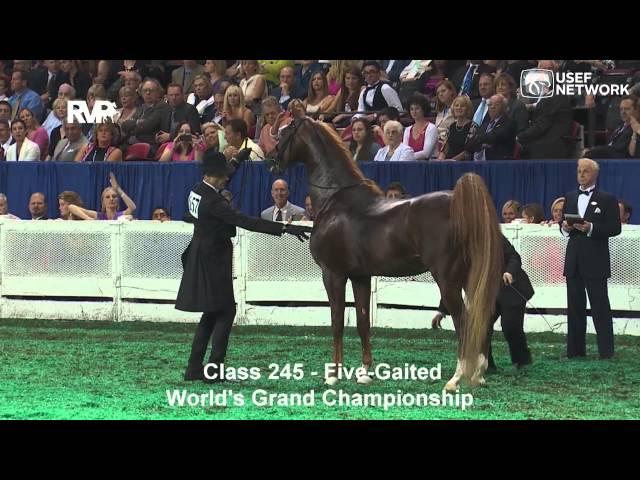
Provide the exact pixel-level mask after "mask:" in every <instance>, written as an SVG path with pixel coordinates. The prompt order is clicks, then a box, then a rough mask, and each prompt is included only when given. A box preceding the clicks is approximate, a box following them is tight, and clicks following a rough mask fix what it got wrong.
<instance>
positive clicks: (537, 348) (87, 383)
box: [0, 320, 640, 419]
mask: <svg viewBox="0 0 640 480" xmlns="http://www.w3.org/2000/svg"><path fill="white" fill-rule="evenodd" d="M194 329H195V325H184V324H166V323H144V322H136V323H104V322H86V323H85V322H67V321H42V320H0V418H2V419H638V418H640V399H639V393H640V368H639V367H638V365H640V348H639V347H640V338H639V337H632V336H617V337H616V357H615V358H614V359H613V360H609V361H598V360H596V359H595V351H596V347H595V338H594V336H592V335H590V336H589V338H588V347H587V348H588V351H589V357H588V358H587V359H586V360H571V361H570V360H567V359H565V358H563V354H564V352H565V337H564V335H558V334H550V333H544V334H529V335H528V338H529V343H530V347H531V350H532V352H533V355H534V362H535V363H534V364H533V365H532V366H531V367H529V368H528V369H526V370H525V371H523V372H515V371H513V370H512V368H511V366H510V365H508V364H509V361H508V354H507V349H506V344H505V342H504V340H503V338H502V334H501V333H499V332H497V333H496V341H494V352H495V357H496V362H497V363H498V367H499V368H500V370H499V372H498V373H497V374H494V375H488V376H487V381H488V385H487V386H486V387H484V388H476V389H473V390H472V389H470V388H469V387H466V386H463V387H462V390H461V393H472V394H473V398H474V404H473V406H471V407H470V408H468V409H466V410H464V411H462V410H461V409H460V408H455V407H435V406H427V407H408V406H403V407H391V408H390V409H388V410H387V411H384V410H383V409H382V408H381V407H368V408H365V407H330V406H327V405H324V404H323V402H322V397H321V395H322V393H323V392H324V391H325V390H326V389H327V387H325V386H323V384H322V378H321V375H320V376H318V377H310V376H309V374H310V372H311V371H312V370H315V371H318V372H321V371H322V368H323V365H324V362H328V361H330V352H331V336H330V330H329V328H325V327H318V328H310V327H307V328H304V327H253V326H252V327H249V326H245V327H234V331H233V333H232V337H231V343H230V348H229V354H228V356H227V364H228V365H230V366H235V367H241V366H246V367H259V368H260V369H261V372H262V374H263V375H262V378H261V379H260V380H255V381H252V380H249V381H245V382H242V383H240V384H234V385H224V384H218V385H212V386H211V385H205V384H204V383H201V382H195V383H192V382H184V381H183V380H182V374H183V370H184V367H185V364H186V359H187V357H188V355H189V350H190V346H191V339H192V334H193V331H194ZM373 335H374V336H373V348H374V359H375V361H376V362H378V363H379V362H386V363H389V364H390V365H391V366H402V365H404V364H405V363H409V364H416V366H428V367H433V366H434V365H435V364H437V363H438V362H440V363H442V376H443V379H442V380H437V381H399V380H398V381H395V380H387V381H375V382H374V383H373V384H372V385H370V386H361V385H358V384H356V383H355V381H342V382H341V383H340V384H339V385H338V386H337V387H335V388H336V389H337V388H342V389H343V390H344V391H346V392H350V393H355V392H362V393H371V392H381V393H395V392H396V391H397V390H402V391H403V392H404V393H439V392H441V390H442V387H443V386H444V384H445V382H446V380H447V379H448V378H449V377H450V376H451V374H452V373H453V371H454V367H455V343H454V338H453V333H452V332H447V331H439V332H433V331H430V330H399V329H394V330H391V329H374V331H373ZM272 362H276V363H279V364H280V365H283V364H285V363H287V362H290V363H294V362H302V363H304V364H305V368H304V370H305V373H306V376H305V378H304V379H303V380H301V381H294V380H279V381H277V380H269V379H268V378H266V377H267V374H268V373H269V368H268V367H269V364H270V363H272ZM345 363H346V365H347V366H358V365H360V342H359V339H358V337H357V334H356V331H355V330H354V329H347V330H346V340H345ZM167 389H169V390H173V389H180V390H181V389H187V390H188V391H189V392H195V393H206V392H209V390H213V391H214V393H218V392H220V391H222V390H224V389H231V390H233V392H234V393H241V394H243V396H244V398H245V400H246V403H245V405H244V406H242V407H239V406H227V407H219V406H214V407H210V406H206V407H202V406H197V407H189V406H185V407H170V406H169V405H168V401H167V394H166V391H167ZM256 389H265V390H267V391H269V392H274V393H278V392H279V393H282V392H301V393H304V392H307V391H309V390H311V389H314V390H315V392H316V396H315V401H316V405H315V406H314V407H305V406H300V407H277V406H274V407H258V406H255V405H253V404H252V402H251V394H252V392H253V391H254V390H256Z"/></svg>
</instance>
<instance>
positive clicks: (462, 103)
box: [438, 95, 473, 160]
mask: <svg viewBox="0 0 640 480" xmlns="http://www.w3.org/2000/svg"><path fill="white" fill-rule="evenodd" d="M451 112H452V115H453V120H454V121H453V123H452V124H451V125H450V126H449V132H448V134H447V137H446V139H445V142H444V145H443V146H442V148H441V150H440V153H439V154H438V160H445V159H449V160H469V159H470V158H471V155H470V154H469V152H467V151H466V150H465V149H464V146H465V144H466V143H467V137H468V135H469V130H470V129H471V123H472V122H471V116H472V115H473V105H472V104H471V100H469V97H467V96H466V95H462V96H460V97H456V98H455V100H454V101H453V103H452V104H451Z"/></svg>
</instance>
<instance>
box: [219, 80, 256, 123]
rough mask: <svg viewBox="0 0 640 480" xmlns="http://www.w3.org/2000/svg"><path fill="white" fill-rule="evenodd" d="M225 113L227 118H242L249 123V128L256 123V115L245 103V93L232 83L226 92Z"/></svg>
mask: <svg viewBox="0 0 640 480" xmlns="http://www.w3.org/2000/svg"><path fill="white" fill-rule="evenodd" d="M223 108H224V113H223V116H224V118H225V120H231V119H232V118H240V119H242V120H244V123H246V124H247V130H251V127H252V126H254V125H255V124H256V117H255V115H254V114H253V112H251V110H250V109H248V108H247V107H246V106H245V104H244V94H243V93H242V90H241V89H240V87H238V86H237V85H230V86H229V87H228V88H227V91H226V93H225V94H224V107H223Z"/></svg>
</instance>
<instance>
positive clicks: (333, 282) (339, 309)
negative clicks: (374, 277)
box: [322, 269, 347, 385]
mask: <svg viewBox="0 0 640 480" xmlns="http://www.w3.org/2000/svg"><path fill="white" fill-rule="evenodd" d="M322 281H323V282H324V288H325V289H326V290H327V296H328V297H329V304H330V306H331V331H332V333H333V365H334V368H333V369H331V371H330V372H327V378H326V379H325V382H326V383H327V384H328V385H335V384H336V383H338V376H337V369H338V368H340V367H341V366H342V365H341V364H342V361H343V344H342V337H343V335H344V305H345V287H346V285H347V277H346V276H344V277H343V276H340V275H336V274H334V273H332V272H330V271H329V270H325V269H323V270H322ZM326 370H327V369H325V371H326Z"/></svg>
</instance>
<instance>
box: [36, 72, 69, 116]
mask: <svg viewBox="0 0 640 480" xmlns="http://www.w3.org/2000/svg"><path fill="white" fill-rule="evenodd" d="M44 64H45V65H46V66H47V68H46V70H44V69H42V70H41V71H42V72H43V74H41V77H42V81H43V83H44V85H45V88H44V91H43V92H39V91H38V93H40V98H41V99H42V103H43V104H44V105H45V107H46V108H49V109H53V101H54V100H55V99H56V98H58V88H60V85H62V80H63V78H62V75H60V64H59V62H58V60H45V61H44ZM34 90H35V89H34ZM36 91H37V90H36ZM46 108H45V110H46Z"/></svg>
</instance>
